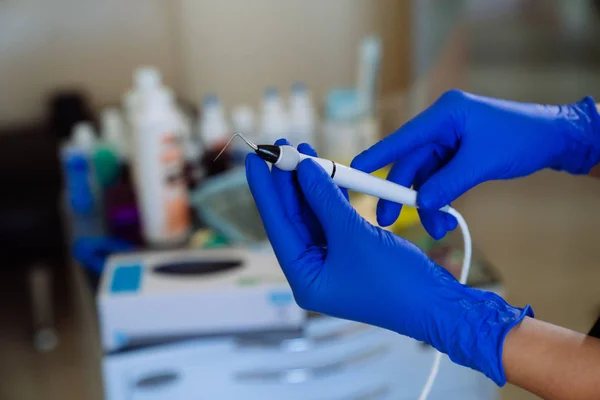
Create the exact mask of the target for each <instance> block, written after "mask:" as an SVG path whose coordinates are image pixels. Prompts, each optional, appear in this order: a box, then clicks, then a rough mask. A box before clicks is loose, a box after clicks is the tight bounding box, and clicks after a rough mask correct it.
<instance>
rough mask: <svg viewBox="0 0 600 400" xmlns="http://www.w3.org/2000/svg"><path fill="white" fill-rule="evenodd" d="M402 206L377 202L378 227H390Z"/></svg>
mask: <svg viewBox="0 0 600 400" xmlns="http://www.w3.org/2000/svg"><path fill="white" fill-rule="evenodd" d="M401 209H402V206H401V205H399V204H396V203H392V202H389V201H386V200H379V201H378V202H377V224H379V226H384V227H385V226H390V225H392V224H393V223H394V222H396V220H397V219H398V217H399V216H400V212H401Z"/></svg>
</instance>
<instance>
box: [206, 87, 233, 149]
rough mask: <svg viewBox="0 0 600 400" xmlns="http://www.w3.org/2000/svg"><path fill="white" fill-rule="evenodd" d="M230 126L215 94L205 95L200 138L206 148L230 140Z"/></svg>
mask: <svg viewBox="0 0 600 400" xmlns="http://www.w3.org/2000/svg"><path fill="white" fill-rule="evenodd" d="M230 132H231V131H230V128H229V125H228V124H227V120H226V118H225V111H224V110H223V106H221V102H220V101H219V98H218V97H217V96H216V95H215V94H208V95H206V96H204V101H203V104H202V118H201V119H200V140H201V142H202V145H203V147H204V148H205V149H207V150H209V149H214V148H215V147H218V146H220V145H221V144H223V143H222V142H223V141H227V140H228V136H229V134H230Z"/></svg>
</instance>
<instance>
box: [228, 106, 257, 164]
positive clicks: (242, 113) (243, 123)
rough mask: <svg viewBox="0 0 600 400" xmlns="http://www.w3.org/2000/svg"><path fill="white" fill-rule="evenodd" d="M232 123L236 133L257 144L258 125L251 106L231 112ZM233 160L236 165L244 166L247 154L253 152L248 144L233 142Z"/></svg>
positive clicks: (236, 108)
mask: <svg viewBox="0 0 600 400" xmlns="http://www.w3.org/2000/svg"><path fill="white" fill-rule="evenodd" d="M231 121H232V122H233V130H234V132H239V133H242V134H243V135H244V136H245V137H247V138H248V139H250V140H251V141H253V142H257V140H258V139H257V137H256V123H255V119H254V111H253V110H252V108H251V107H250V106H246V105H242V106H237V107H235V108H234V109H233V111H232V112H231ZM231 147H232V153H233V159H234V162H235V163H236V164H243V163H244V159H245V157H246V154H248V153H249V152H251V151H252V149H250V148H249V147H248V146H247V145H246V143H244V142H242V141H241V140H234V141H233V142H231Z"/></svg>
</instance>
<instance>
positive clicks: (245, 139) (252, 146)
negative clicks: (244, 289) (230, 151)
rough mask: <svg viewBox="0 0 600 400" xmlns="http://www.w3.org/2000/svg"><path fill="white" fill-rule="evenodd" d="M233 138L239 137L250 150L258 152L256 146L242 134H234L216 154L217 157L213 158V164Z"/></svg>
mask: <svg viewBox="0 0 600 400" xmlns="http://www.w3.org/2000/svg"><path fill="white" fill-rule="evenodd" d="M235 137H239V138H241V139H242V140H243V141H244V142H245V143H246V144H247V145H248V146H250V147H251V148H252V150H254V151H256V150H258V146H257V145H255V144H254V143H252V142H251V141H250V140H248V139H247V138H246V137H245V136H244V135H243V134H242V133H240V132H236V133H234V134H233V136H231V138H230V139H229V141H228V142H227V143H226V144H225V146H223V148H222V149H221V151H220V152H219V154H217V156H216V157H215V159H214V160H213V162H215V161H217V159H218V158H219V157H221V154H223V152H224V151H225V149H226V148H227V147H228V146H229V145H230V144H231V141H232V140H233V139H234V138H235Z"/></svg>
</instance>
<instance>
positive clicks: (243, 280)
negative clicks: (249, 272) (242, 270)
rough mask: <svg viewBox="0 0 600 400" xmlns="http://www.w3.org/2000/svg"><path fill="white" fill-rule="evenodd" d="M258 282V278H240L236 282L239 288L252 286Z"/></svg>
mask: <svg viewBox="0 0 600 400" xmlns="http://www.w3.org/2000/svg"><path fill="white" fill-rule="evenodd" d="M259 282H260V279H259V278H255V277H251V276H247V277H243V278H240V279H239V280H238V285H240V286H254V285H256V284H258V283H259Z"/></svg>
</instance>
